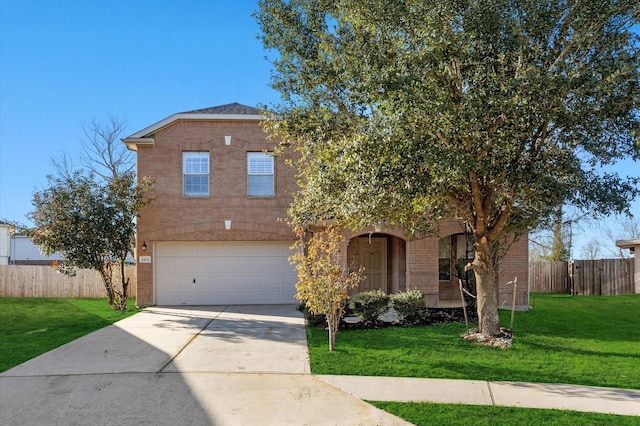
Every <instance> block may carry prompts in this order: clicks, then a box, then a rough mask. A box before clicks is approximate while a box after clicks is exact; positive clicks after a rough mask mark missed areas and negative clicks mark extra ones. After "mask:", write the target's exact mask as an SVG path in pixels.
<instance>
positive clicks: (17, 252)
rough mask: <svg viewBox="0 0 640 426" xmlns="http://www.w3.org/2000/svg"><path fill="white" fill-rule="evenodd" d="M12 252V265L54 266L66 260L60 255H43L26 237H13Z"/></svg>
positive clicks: (10, 257) (10, 262) (10, 260)
mask: <svg viewBox="0 0 640 426" xmlns="http://www.w3.org/2000/svg"><path fill="white" fill-rule="evenodd" d="M10 252H11V253H10V255H9V264H10V265H52V264H53V263H54V262H60V261H63V260H64V259H63V257H62V256H61V255H60V254H58V253H53V254H51V255H45V254H43V253H42V252H41V251H40V248H38V246H37V245H35V244H34V243H33V241H32V240H31V238H29V237H26V236H24V235H13V236H11V249H10Z"/></svg>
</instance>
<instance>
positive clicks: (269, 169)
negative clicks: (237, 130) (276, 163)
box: [247, 152, 275, 197]
mask: <svg viewBox="0 0 640 426" xmlns="http://www.w3.org/2000/svg"><path fill="white" fill-rule="evenodd" d="M274 192H275V191H274V178H273V157H272V156H270V155H269V154H268V153H266V152H248V153H247V195H248V196H249V197H273V196H274Z"/></svg>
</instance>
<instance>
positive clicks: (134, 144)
mask: <svg viewBox="0 0 640 426" xmlns="http://www.w3.org/2000/svg"><path fill="white" fill-rule="evenodd" d="M120 140H121V141H122V142H123V143H124V144H125V145H127V149H129V150H131V151H137V150H138V146H139V145H143V146H153V143H154V141H155V140H154V139H153V138H124V139H120Z"/></svg>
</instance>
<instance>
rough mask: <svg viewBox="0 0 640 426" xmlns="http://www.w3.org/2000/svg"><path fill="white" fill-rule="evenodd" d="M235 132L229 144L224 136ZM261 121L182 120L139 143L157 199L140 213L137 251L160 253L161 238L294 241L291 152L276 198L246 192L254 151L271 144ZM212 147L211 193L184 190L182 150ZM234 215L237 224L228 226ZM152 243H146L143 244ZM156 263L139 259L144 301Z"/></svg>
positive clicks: (278, 171) (281, 164)
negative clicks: (150, 140)
mask: <svg viewBox="0 0 640 426" xmlns="http://www.w3.org/2000/svg"><path fill="white" fill-rule="evenodd" d="M227 135H230V136H231V137H232V140H231V145H230V146H227V145H225V140H224V139H225V138H224V137H225V136H227ZM275 145H276V143H275V142H272V141H269V140H267V137H266V134H265V133H264V132H263V131H262V128H261V126H260V122H259V121H237V120H224V121H223V120H217V121H188V120H185V121H178V122H175V123H173V124H171V125H169V126H168V127H166V128H164V129H161V130H160V131H158V132H157V134H156V135H155V140H154V145H153V146H150V147H146V146H139V147H138V152H137V167H138V176H140V177H147V176H149V177H152V178H154V179H155V191H154V196H155V198H156V199H155V201H154V202H153V203H152V204H151V205H150V206H148V207H146V208H145V209H144V210H143V211H142V214H141V217H140V218H139V220H138V236H137V243H138V244H137V247H138V255H139V256H140V255H143V256H152V257H153V244H154V242H156V241H215V240H236V241H242V240H244V241H263V240H264V241H271V240H278V241H283V240H284V241H287V240H289V241H291V240H293V234H292V233H291V230H290V228H289V226H288V225H287V224H286V222H285V221H284V220H283V219H285V218H286V210H287V208H288V206H289V204H290V203H291V200H292V199H291V195H290V194H291V192H292V191H294V190H295V188H296V185H295V178H294V170H293V168H292V167H291V166H289V165H286V164H285V157H276V159H275V164H274V165H275V177H274V180H275V197H273V198H249V197H247V153H248V152H260V151H262V150H265V149H266V150H269V151H270V150H272V149H273V148H274V147H275ZM184 151H207V152H209V158H210V176H209V179H210V183H209V185H210V186H209V197H205V198H195V197H184V196H183V195H182V153H183V152H184ZM225 220H231V221H232V224H231V230H225V223H224V221H225ZM145 242H146V245H147V250H146V251H142V249H141V247H142V244H143V243H145ZM152 280H153V274H152V265H151V264H138V304H139V305H142V306H146V305H150V304H152V303H153V282H152Z"/></svg>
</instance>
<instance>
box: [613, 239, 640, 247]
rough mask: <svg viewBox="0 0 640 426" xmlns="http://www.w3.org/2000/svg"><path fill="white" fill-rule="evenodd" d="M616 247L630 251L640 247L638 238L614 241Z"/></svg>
mask: <svg viewBox="0 0 640 426" xmlns="http://www.w3.org/2000/svg"><path fill="white" fill-rule="evenodd" d="M616 245H617V246H618V247H620V248H623V249H631V248H633V247H636V246H640V238H634V239H631V240H616Z"/></svg>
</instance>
